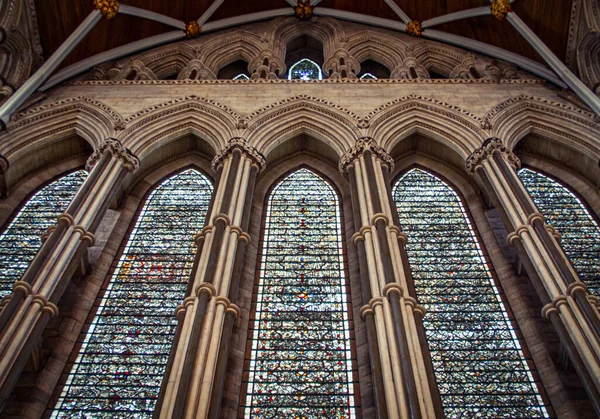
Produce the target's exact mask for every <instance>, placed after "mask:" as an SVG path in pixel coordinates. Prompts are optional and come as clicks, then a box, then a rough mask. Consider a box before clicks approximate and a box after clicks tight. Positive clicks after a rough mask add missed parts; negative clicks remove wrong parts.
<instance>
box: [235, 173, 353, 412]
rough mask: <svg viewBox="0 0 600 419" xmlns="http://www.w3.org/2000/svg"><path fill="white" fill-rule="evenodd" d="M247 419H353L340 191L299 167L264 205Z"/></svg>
mask: <svg viewBox="0 0 600 419" xmlns="http://www.w3.org/2000/svg"><path fill="white" fill-rule="evenodd" d="M262 249H263V250H262V256H261V259H260V270H259V273H258V274H259V276H258V285H257V292H256V293H255V295H254V304H255V314H254V324H253V329H252V330H251V332H250V333H251V335H250V336H249V339H250V340H251V342H250V344H251V349H250V353H249V354H247V356H248V358H249V359H248V365H249V370H248V372H247V374H248V383H247V392H246V400H245V413H244V416H245V417H246V418H275V417H277V418H281V417H289V418H306V419H317V418H323V417H328V418H337V419H342V418H344V419H350V418H354V417H355V398H354V379H353V376H354V370H353V358H354V356H353V352H352V348H351V341H352V340H353V337H352V336H351V329H350V320H351V318H350V311H349V301H348V290H347V286H348V284H347V281H346V274H345V267H344V253H343V243H342V233H341V215H340V207H339V201H338V197H337V194H336V193H335V191H334V190H333V189H332V187H331V186H330V185H329V184H328V183H327V182H326V181H325V180H323V179H322V178H320V177H319V176H317V175H316V174H314V173H313V172H311V171H309V170H308V169H300V170H298V171H296V172H294V173H292V174H291V175H289V176H288V177H287V178H285V179H284V180H282V181H281V182H279V184H277V186H276V187H275V188H274V189H273V191H272V193H271V195H270V197H269V200H268V204H267V210H266V218H265V227H264V233H263V244H262Z"/></svg>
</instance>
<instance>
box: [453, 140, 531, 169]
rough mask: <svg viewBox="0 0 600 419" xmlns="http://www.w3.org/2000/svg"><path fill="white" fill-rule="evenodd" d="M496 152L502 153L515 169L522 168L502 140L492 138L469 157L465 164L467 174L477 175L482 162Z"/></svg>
mask: <svg viewBox="0 0 600 419" xmlns="http://www.w3.org/2000/svg"><path fill="white" fill-rule="evenodd" d="M494 151H498V152H500V153H501V154H502V156H503V157H504V159H505V160H506V161H507V162H508V164H509V165H510V166H511V167H512V168H513V169H515V170H518V169H519V168H520V167H521V161H520V160H519V158H518V157H517V156H516V155H515V154H514V153H513V152H512V151H510V150H509V149H508V148H506V147H505V146H504V144H503V143H502V140H500V139H499V138H495V137H492V138H488V139H487V140H485V141H484V142H483V145H482V146H481V148H479V149H477V150H475V151H474V152H473V154H471V155H470V156H469V158H468V159H467V161H466V163H465V168H466V170H467V173H469V174H473V173H475V169H477V167H478V166H479V165H480V164H481V162H482V161H483V160H485V159H487V158H488V157H490V156H491V155H492V153H493V152H494Z"/></svg>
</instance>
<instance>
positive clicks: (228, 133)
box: [119, 96, 239, 161]
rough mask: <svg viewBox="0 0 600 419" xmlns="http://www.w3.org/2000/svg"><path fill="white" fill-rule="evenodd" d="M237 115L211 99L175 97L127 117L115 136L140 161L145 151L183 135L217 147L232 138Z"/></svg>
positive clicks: (155, 148) (145, 154)
mask: <svg viewBox="0 0 600 419" xmlns="http://www.w3.org/2000/svg"><path fill="white" fill-rule="evenodd" d="M238 120H239V117H238V116H237V114H236V113H235V112H234V111H233V110H231V109H229V108H227V107H226V106H223V105H220V104H218V103H217V102H215V101H212V100H207V99H204V98H200V97H197V96H188V97H184V98H179V99H175V100H172V101H169V102H166V103H163V104H160V105H156V106H152V107H151V108H148V109H145V110H142V111H140V112H138V113H136V114H135V115H132V116H131V117H129V118H127V119H126V120H125V123H126V124H127V126H126V128H125V130H124V131H123V132H122V133H120V135H119V139H120V140H121V141H122V142H123V145H124V146H126V147H128V148H130V149H131V150H132V152H133V153H134V154H136V155H137V156H138V158H139V159H140V161H143V159H144V157H145V156H147V155H148V154H149V153H151V152H153V151H154V150H157V149H159V148H161V147H164V146H165V145H166V144H168V143H169V142H171V141H174V140H176V139H178V138H180V137H182V136H185V135H195V136H197V137H200V138H202V139H203V140H204V141H206V142H207V143H208V145H210V147H211V148H212V149H213V150H216V151H218V150H221V149H222V148H223V147H224V146H225V145H226V144H227V141H229V139H231V138H233V137H235V136H236V135H235V133H236V127H237V123H238Z"/></svg>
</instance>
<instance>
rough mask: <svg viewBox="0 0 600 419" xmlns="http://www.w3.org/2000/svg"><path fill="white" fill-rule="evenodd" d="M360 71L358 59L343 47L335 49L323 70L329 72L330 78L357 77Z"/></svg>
mask: <svg viewBox="0 0 600 419" xmlns="http://www.w3.org/2000/svg"><path fill="white" fill-rule="evenodd" d="M359 71H360V64H359V63H358V61H357V60H356V59H355V58H354V57H352V55H350V53H349V52H348V51H347V50H345V49H342V48H340V49H338V50H337V51H335V53H334V54H333V56H331V57H329V58H328V59H327V60H326V61H325V63H324V64H323V72H324V73H326V74H329V78H330V79H351V80H352V79H356V78H357V77H356V74H357V73H358V72H359Z"/></svg>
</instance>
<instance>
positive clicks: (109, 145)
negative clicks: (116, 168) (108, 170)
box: [85, 138, 140, 172]
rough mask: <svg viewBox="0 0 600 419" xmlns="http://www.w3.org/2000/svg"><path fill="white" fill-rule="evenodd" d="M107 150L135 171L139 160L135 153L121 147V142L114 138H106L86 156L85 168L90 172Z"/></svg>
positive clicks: (126, 166) (138, 165)
mask: <svg viewBox="0 0 600 419" xmlns="http://www.w3.org/2000/svg"><path fill="white" fill-rule="evenodd" d="M105 151H108V152H110V154H111V155H112V156H113V157H115V158H117V159H119V160H121V161H122V162H123V164H124V166H125V168H127V169H128V170H130V171H131V172H135V171H136V170H137V169H139V167H140V160H139V159H138V158H137V156H136V155H135V154H133V153H132V152H131V151H130V150H129V149H128V148H126V147H123V144H121V142H120V141H119V140H117V139H116V138H107V139H106V140H104V141H103V142H102V144H100V146H99V147H98V148H97V149H96V150H95V151H94V152H93V153H92V155H91V156H90V157H89V158H88V160H87V162H86V164H85V169H86V170H87V171H88V172H91V171H92V169H93V168H94V166H95V165H96V163H97V162H98V161H99V160H100V159H101V158H102V156H103V155H104V152H105Z"/></svg>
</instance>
